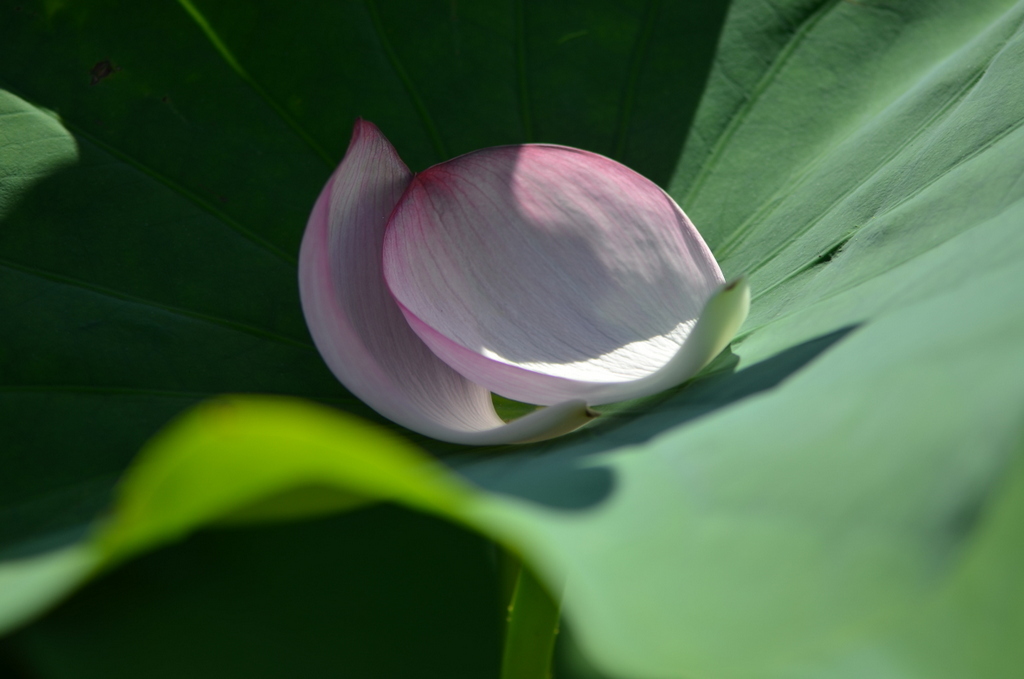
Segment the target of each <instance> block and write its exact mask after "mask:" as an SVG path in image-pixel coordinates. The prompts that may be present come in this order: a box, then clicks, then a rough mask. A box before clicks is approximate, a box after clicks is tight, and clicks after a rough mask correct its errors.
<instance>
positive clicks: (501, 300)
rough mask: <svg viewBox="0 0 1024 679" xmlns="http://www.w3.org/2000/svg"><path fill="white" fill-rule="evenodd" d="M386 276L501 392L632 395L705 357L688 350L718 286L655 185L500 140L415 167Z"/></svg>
mask: <svg viewBox="0 0 1024 679" xmlns="http://www.w3.org/2000/svg"><path fill="white" fill-rule="evenodd" d="M384 274H385V277H386V280H387V283H388V285H389V287H390V289H391V291H392V293H393V294H394V296H395V298H396V299H397V300H398V302H399V304H400V306H401V308H402V311H403V313H404V314H405V316H406V318H407V320H408V322H409V325H410V326H411V327H412V328H413V329H414V330H415V331H416V333H417V334H418V335H419V336H420V337H421V338H422V339H423V341H424V342H425V343H426V344H427V345H428V346H429V347H430V348H431V349H432V350H433V351H434V353H435V354H436V355H438V356H439V357H441V358H442V359H443V360H444V361H445V362H446V363H448V364H449V365H451V366H452V367H454V368H455V369H456V370H458V371H459V372H460V373H462V374H463V375H465V376H466V377H467V378H469V379H470V380H472V381H473V382H476V383H478V384H481V385H483V386H485V387H487V388H488V389H490V390H491V391H494V392H495V393H498V394H501V395H503V396H506V397H508V398H513V399H517V400H520V401H526V402H529V403H540V404H552V403H559V402H562V401H565V400H569V399H575V398H581V399H584V400H586V401H587V402H588V403H590V404H599V403H609V402H612V401H618V400H623V399H627V398H635V397H638V396H642V395H645V394H647V393H652V392H650V391H649V390H650V388H651V386H652V385H655V384H657V385H664V386H661V387H660V389H665V388H668V387H670V386H673V385H674V384H678V383H679V382H682V381H683V380H685V379H686V378H688V377H690V376H692V375H693V374H694V373H695V372H696V371H697V370H699V369H700V367H701V366H703V365H704V364H705V363H706V362H707V361H709V360H710V359H711V358H713V357H714V354H712V355H710V356H704V355H703V353H702V352H699V351H697V348H698V345H697V344H694V345H692V346H691V348H690V349H687V348H686V345H687V344H689V340H690V339H691V335H692V332H693V331H694V328H695V326H696V325H698V318H699V317H700V316H701V313H702V311H703V310H704V308H705V305H707V304H708V302H709V300H711V298H712V295H714V294H715V292H716V291H717V290H720V289H721V288H722V286H723V283H724V278H723V277H722V273H721V270H720V269H719V268H718V264H717V263H716V262H715V259H714V257H713V256H712V255H711V252H710V251H709V250H708V248H707V245H706V244H705V243H704V241H703V239H702V238H701V237H700V235H699V234H698V233H697V231H696V229H695V228H694V227H693V224H691V223H690V220H689V219H688V218H687V217H686V215H685V214H684V213H683V211H682V210H681V209H679V207H678V206H677V205H676V204H675V202H674V201H673V200H672V199H671V198H670V197H669V196H668V195H667V194H666V193H665V192H664V191H662V190H661V189H660V188H658V186H657V185H655V184H654V183H652V182H651V181H649V180H648V179H646V178H644V177H643V176H641V175H639V174H637V173H636V172H633V171H632V170H630V169H628V168H626V167H625V166H623V165H621V164H619V163H616V162H614V161H612V160H610V159H608V158H605V157H603V156H599V155H597V154H594V153H589V152H586V151H581V150H578V149H571V148H566V147H561V146H549V145H526V146H508V147H499V148H493V149H485V150H483V151H478V152H475V153H470V154H468V155H465V156H461V157H459V158H456V159H454V160H452V161H449V162H446V163H442V164H441V165H437V166H435V167H432V168H430V169H429V170H427V171H425V172H423V173H421V174H419V175H417V176H416V177H415V178H414V179H413V181H412V182H411V183H410V185H409V188H408V189H407V190H406V192H405V194H404V195H403V197H402V199H401V201H400V202H399V204H398V205H397V207H396V208H395V211H394V213H393V214H392V216H391V221H390V224H389V226H388V232H387V235H386V238H385V245H384ZM725 299H727V300H729V301H732V302H735V301H737V299H738V296H737V295H727V296H726V297H725ZM741 306H742V305H739V306H738V307H736V308H737V309H739V308H740V307H741ZM743 316H745V312H744V313H743ZM740 321H742V318H740ZM709 325H710V324H709V323H707V322H705V323H704V326H705V329H704V330H702V333H706V332H708V331H707V327H708V326H709ZM702 336H703V337H705V340H703V343H702V344H700V346H702V347H704V348H705V349H707V348H709V347H711V346H713V345H716V344H717V343H716V342H708V341H706V337H707V335H704V334H702ZM694 339H696V338H694ZM729 339H731V335H730V336H729V337H727V338H726V339H725V342H728V340H729ZM723 346H724V344H721V346H718V349H717V350H716V351H715V353H717V351H720V350H721V348H722V347H723ZM683 368H685V369H683ZM667 376H671V377H672V379H674V380H675V382H673V383H672V384H666V383H665V382H666V377H667Z"/></svg>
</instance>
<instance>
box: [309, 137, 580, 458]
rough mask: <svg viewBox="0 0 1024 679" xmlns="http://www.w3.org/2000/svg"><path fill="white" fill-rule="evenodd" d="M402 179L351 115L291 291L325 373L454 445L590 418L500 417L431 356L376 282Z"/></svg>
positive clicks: (382, 144) (392, 158) (387, 147)
mask: <svg viewBox="0 0 1024 679" xmlns="http://www.w3.org/2000/svg"><path fill="white" fill-rule="evenodd" d="M411 179H412V173H411V172H409V170H408V168H407V167H406V166H405V164H404V163H402V161H401V159H400V158H399V157H398V155H397V153H396V152H395V150H394V148H393V147H392V146H391V144H390V143H389V142H388V141H387V139H385V138H384V136H383V135H382V134H381V133H380V131H379V130H378V129H377V128H376V127H375V126H374V125H372V124H371V123H368V122H365V121H361V120H360V121H358V122H357V123H356V126H355V130H354V131H353V136H352V142H351V143H350V145H349V149H348V152H347V153H346V154H345V158H344V160H343V161H342V162H341V165H339V166H338V169H337V170H336V171H335V172H334V174H333V175H332V176H331V178H330V180H329V181H328V182H327V185H326V186H325V187H324V189H323V191H322V192H321V194H320V197H319V198H318V199H317V202H316V205H315V206H314V208H313V212H312V214H311V215H310V218H309V222H308V224H307V226H306V232H305V236H304V237H303V240H302V249H301V251H300V254H299V288H300V293H301V297H302V309H303V313H304V314H305V316H306V322H307V324H308V325H309V329H310V333H311V334H312V336H313V340H314V342H315V343H316V346H317V349H318V350H319V351H320V354H321V355H322V356H323V358H324V360H325V361H326V362H327V365H328V366H329V367H330V369H331V371H332V372H333V373H334V374H335V376H337V378H338V379H339V380H341V382H342V383H343V384H344V385H345V386H346V387H347V388H348V389H349V390H350V391H351V392H352V393H353V394H355V395H356V396H358V397H359V398H360V399H362V400H363V401H365V402H366V403H367V404H368V405H369V406H370V407H372V408H373V409H374V410H376V411H377V412H379V413H381V414H382V415H384V416H385V417H387V418H389V419H391V420H393V421H395V422H397V423H399V424H401V425H403V426H405V427H408V428H409V429H413V430H415V431H418V432H420V433H423V434H426V435H427V436H431V437H433V438H437V439H441V440H445V441H452V442H455V443H465V444H473V445H490V444H499V443H512V442H518V441H526V440H538V439H542V438H546V437H548V436H557V435H559V434H562V433H565V432H567V431H571V430H572V429H575V428H576V427H578V426H580V425H582V424H584V423H586V422H588V421H589V420H590V419H592V418H593V417H594V414H593V413H592V412H591V411H589V410H588V409H587V407H586V404H585V403H584V402H582V401H579V400H572V401H571V402H567V403H562V404H560V405H558V406H555V407H552V408H548V409H542V410H539V411H537V412H534V413H531V414H530V415H528V416H526V417H524V418H521V419H520V420H517V421H515V422H513V423H510V424H505V423H503V422H502V421H501V419H500V418H499V417H498V416H497V414H496V413H495V412H494V407H493V405H492V404H491V399H490V394H489V393H488V391H487V390H486V389H485V388H483V387H481V386H478V385H476V384H473V383H472V382H469V381H468V380H466V379H465V378H464V377H462V376H461V375H459V374H458V373H457V372H455V371H454V370H452V369H451V368H450V367H448V366H447V365H446V364H445V363H443V362H442V361H440V360H439V359H438V358H437V357H436V356H435V355H434V354H433V353H432V352H431V351H430V349H428V348H427V346H426V345H424V344H423V342H422V341H421V340H420V339H419V337H417V335H416V334H415V333H414V332H413V331H412V330H411V329H410V328H409V325H408V324H407V323H406V321H405V318H404V317H403V315H402V312H401V311H400V310H399V308H398V306H397V304H396V303H395V301H394V299H392V297H391V295H390V293H389V292H388V290H387V287H386V285H385V283H384V278H383V272H382V266H381V253H382V248H383V240H384V232H385V228H386V225H387V218H388V215H389V214H390V213H391V211H392V209H393V208H394V206H395V204H396V203H397V202H398V200H399V198H400V197H401V196H402V194H403V192H404V191H405V189H406V187H407V186H408V185H409V182H410V181H411Z"/></svg>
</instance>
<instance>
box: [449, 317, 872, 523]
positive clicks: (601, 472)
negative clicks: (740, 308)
mask: <svg viewBox="0 0 1024 679" xmlns="http://www.w3.org/2000/svg"><path fill="white" fill-rule="evenodd" d="M855 328H856V326H848V327H845V328H841V329H839V330H835V331H833V332H831V333H828V334H827V335H822V336H821V337H817V338H815V339H812V340H808V341H807V342H804V343H803V344H799V345H797V346H795V347H792V348H790V349H787V350H785V351H782V352H779V353H778V354H776V355H775V356H772V357H771V358H769V359H767V360H764V361H761V362H760V363H756V364H754V365H752V366H750V367H749V368H745V369H743V370H739V371H736V370H735V367H736V365H737V363H738V359H737V357H736V356H735V355H734V354H732V352H731V351H729V350H726V352H725V353H724V354H723V355H721V356H719V357H718V359H716V360H715V361H714V362H713V363H712V365H710V366H709V367H708V368H707V369H706V370H705V371H704V373H703V374H704V375H705V376H704V377H700V378H698V379H696V380H694V381H692V382H690V383H689V384H687V385H684V386H683V387H681V388H679V389H678V390H676V391H674V392H668V393H667V394H659V395H658V396H654V397H650V398H646V399H639V400H636V401H631V402H627V403H621V404H615V405H614V406H611V407H609V408H605V409H603V410H604V411H605V414H604V417H602V418H601V419H600V420H598V421H597V422H595V423H594V424H592V425H590V426H589V427H587V428H586V429H583V430H581V431H579V432H577V433H575V434H571V435H569V436H565V437H562V438H560V439H555V440H553V441H548V442H544V443H540V444H536V445H532V446H526V447H521V448H518V449H515V450H514V451H512V452H509V453H508V454H505V455H501V454H500V450H501V449H490V450H489V451H488V452H486V453H480V452H477V453H475V454H473V455H471V456H469V455H467V456H463V457H453V458H449V459H448V460H447V462H448V463H449V464H450V465H451V466H452V467H454V469H455V471H457V472H458V473H460V474H461V475H462V476H464V477H465V478H466V479H467V480H469V481H470V482H472V483H474V484H476V485H478V486H481V487H483V488H485V489H486V490H488V491H490V492H495V493H501V494H505V495H511V496H514V497H518V498H521V499H524V500H529V501H531V502H536V503H538V504H542V505H545V506H547V507H554V508H560V509H583V508H586V507H591V506H593V505H595V504H597V503H599V502H601V501H603V500H604V499H605V498H607V497H609V496H610V495H611V493H612V492H613V491H614V488H615V477H614V473H613V471H612V470H611V469H610V468H608V467H606V466H601V465H598V464H594V463H593V462H592V461H590V460H588V458H589V457H590V456H592V455H594V454H596V453H602V452H607V451H609V450H613V449H618V448H622V447H624V446H632V445H639V444H642V443H645V442H647V441H649V440H651V439H653V438H654V437H656V436H658V435H659V434H662V433H664V432H667V431H669V430H671V429H674V428H676V427H679V426H681V425H684V424H686V423H688V422H691V421H693V420H696V419H699V418H701V417H704V416H705V415H709V414H711V413H713V412H715V411H716V410H719V409H720V408H724V407H726V406H729V405H732V404H734V403H736V402H737V401H740V400H742V399H745V398H747V397H750V396H753V395H755V394H758V393H761V392H764V391H766V390H768V389H771V388H773V387H775V386H777V385H779V384H780V383H781V382H782V381H783V380H785V379H786V378H787V377H789V376H790V375H792V374H794V373H796V372H797V371H799V370H800V369H801V368H803V367H804V366H806V365H807V364H808V363H810V362H811V361H813V360H814V359H815V358H817V357H818V356H820V355H821V354H822V353H823V352H825V351H826V350H828V348H829V347H831V346H832V345H833V344H835V343H836V342H838V341H839V340H841V339H842V338H843V337H845V336H846V335H847V334H848V333H850V332H851V331H852V330H854V329H855ZM505 450H507V449H505Z"/></svg>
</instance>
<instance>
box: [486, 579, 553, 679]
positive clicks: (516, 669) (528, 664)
mask: <svg viewBox="0 0 1024 679" xmlns="http://www.w3.org/2000/svg"><path fill="white" fill-rule="evenodd" d="M559 608H560V606H559V602H557V601H555V599H554V598H553V597H552V596H551V595H550V594H549V593H548V591H547V590H546V589H545V588H544V585H543V584H541V582H540V581H539V580H538V579H537V577H536V576H535V575H534V574H533V572H532V571H531V570H530V569H529V568H528V567H527V566H526V565H525V564H522V565H520V567H519V575H518V576H517V578H516V585H515V590H514V591H513V593H512V602H511V603H510V604H509V606H508V618H507V621H506V625H505V651H504V654H503V656H502V659H501V679H550V678H551V658H552V655H553V653H554V650H555V638H556V637H557V636H558V613H559Z"/></svg>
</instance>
